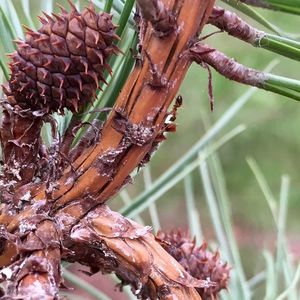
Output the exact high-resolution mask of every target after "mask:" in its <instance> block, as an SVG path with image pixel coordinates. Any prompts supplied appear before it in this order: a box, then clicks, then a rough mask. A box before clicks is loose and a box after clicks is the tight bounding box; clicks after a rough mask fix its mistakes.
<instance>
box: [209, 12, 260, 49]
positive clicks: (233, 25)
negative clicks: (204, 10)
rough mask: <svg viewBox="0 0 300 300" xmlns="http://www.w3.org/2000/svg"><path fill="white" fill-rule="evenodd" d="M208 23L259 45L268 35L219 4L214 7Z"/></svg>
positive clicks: (254, 44)
mask: <svg viewBox="0 0 300 300" xmlns="http://www.w3.org/2000/svg"><path fill="white" fill-rule="evenodd" d="M208 23H210V24H212V25H214V26H216V27H218V28H219V29H221V30H223V31H225V32H227V33H228V34H229V35H232V36H234V37H236V38H238V39H240V40H243V41H245V42H247V43H250V44H251V45H253V46H257V45H258V44H259V41H260V40H261V39H262V38H263V37H264V36H265V35H266V34H265V33H264V32H263V31H260V30H257V29H256V28H254V27H252V26H251V25H249V24H248V23H247V22H245V21H244V20H242V19H241V18H240V17H239V16H238V15H237V14H236V13H234V12H231V11H229V10H225V9H223V8H221V7H218V6H215V7H214V9H213V12H212V14H211V16H210V18H209V20H208Z"/></svg>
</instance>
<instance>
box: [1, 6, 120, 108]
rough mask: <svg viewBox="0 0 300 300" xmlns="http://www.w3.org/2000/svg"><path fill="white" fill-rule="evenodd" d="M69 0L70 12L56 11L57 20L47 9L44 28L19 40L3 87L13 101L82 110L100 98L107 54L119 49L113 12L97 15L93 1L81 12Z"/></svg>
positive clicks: (21, 103)
mask: <svg viewBox="0 0 300 300" xmlns="http://www.w3.org/2000/svg"><path fill="white" fill-rule="evenodd" d="M69 2H70V5H71V7H72V9H71V12H70V13H68V12H67V11H66V10H65V9H64V8H63V7H60V8H61V14H55V13H53V16H54V17H55V19H54V18H52V17H51V16H49V15H48V14H46V13H44V15H45V18H42V17H39V19H40V21H41V23H42V27H41V28H40V29H39V30H38V31H37V32H34V31H32V30H31V29H29V28H26V40H25V42H24V41H20V40H17V41H16V44H17V51H16V52H14V53H12V54H11V55H10V56H11V58H12V62H11V63H10V68H11V78H10V80H9V84H8V86H6V88H4V92H5V94H6V95H7V96H8V100H9V101H10V102H11V103H12V104H16V103H17V104H18V105H19V106H21V107H22V108H24V109H27V108H30V109H31V110H34V111H37V110H41V111H42V112H44V113H51V112H54V111H60V112H61V113H63V108H68V109H70V110H72V111H77V110H78V107H80V106H82V105H83V104H85V103H87V102H88V101H91V100H92V98H93V97H94V96H95V92H96V90H97V88H98V82H99V81H103V82H105V80H104V78H103V71H104V70H105V69H107V70H108V71H109V72H111V69H110V67H109V66H108V64H107V62H106V61H107V58H108V57H109V56H110V55H111V54H112V53H115V54H116V53H118V51H119V49H118V48H117V47H116V46H115V45H114V44H113V42H114V41H115V40H116V39H117V38H118V37H117V35H116V34H115V28H116V26H115V25H113V23H112V16H111V15H109V14H107V13H99V14H97V13H96V12H95V8H94V6H93V5H92V4H91V5H90V6H89V7H87V8H85V9H84V10H83V12H82V13H79V12H78V11H77V10H76V8H75V6H74V4H73V3H72V2H71V1H69ZM10 96H13V97H10Z"/></svg>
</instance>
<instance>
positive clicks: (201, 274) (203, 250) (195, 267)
mask: <svg viewBox="0 0 300 300" xmlns="http://www.w3.org/2000/svg"><path fill="white" fill-rule="evenodd" d="M157 239H158V241H159V242H160V243H161V245H162V247H163V248H164V249H165V250H166V251H167V252H168V253H169V254H170V255H171V256H173V257H174V258H175V259H176V260H177V261H178V262H179V263H180V264H181V265H182V266H183V267H184V268H185V270H186V271H187V272H189V274H190V275H192V276H193V277H195V278H197V279H201V280H210V281H212V282H213V283H215V285H214V286H211V287H209V288H197V291H198V293H199V294H200V296H201V297H202V299H203V300H215V299H218V293H219V292H220V291H221V290H222V289H227V285H228V280H229V273H230V268H229V267H228V266H227V263H222V262H221V261H220V254H219V252H216V253H215V254H213V253H211V252H209V251H208V250H207V244H206V243H203V244H202V245H201V246H200V247H196V243H195V239H194V240H191V238H190V235H189V233H188V232H183V231H180V230H178V231H171V232H170V233H165V232H161V231H160V232H158V234H157Z"/></svg>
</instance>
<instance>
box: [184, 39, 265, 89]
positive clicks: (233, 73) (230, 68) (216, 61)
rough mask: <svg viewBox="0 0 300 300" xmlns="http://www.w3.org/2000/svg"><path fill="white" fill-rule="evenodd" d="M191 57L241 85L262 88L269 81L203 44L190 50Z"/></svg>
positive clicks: (260, 74) (258, 72) (259, 73)
mask: <svg viewBox="0 0 300 300" xmlns="http://www.w3.org/2000/svg"><path fill="white" fill-rule="evenodd" d="M190 53H191V57H192V58H193V59H194V61H195V62H197V63H199V64H202V63H206V64H208V65H210V66H212V67H213V68H214V69H215V70H216V71H218V72H219V73H220V74H221V75H223V76H224V77H226V78H228V79H230V80H234V81H236V82H239V83H243V84H247V85H251V86H256V87H262V86H263V85H264V82H265V80H266V79H267V77H266V74H265V73H263V72H260V71H257V70H254V69H251V68H248V67H246V66H244V65H242V64H240V63H238V62H236V61H235V60H234V59H233V58H229V57H227V56H226V55H225V54H223V53H222V52H220V51H218V50H216V49H214V48H211V47H209V46H207V45H205V44H202V43H196V44H194V46H193V47H191V48H190Z"/></svg>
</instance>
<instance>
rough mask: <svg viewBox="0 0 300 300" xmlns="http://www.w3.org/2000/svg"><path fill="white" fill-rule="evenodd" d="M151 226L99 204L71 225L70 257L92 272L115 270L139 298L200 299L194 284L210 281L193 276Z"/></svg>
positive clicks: (206, 285) (202, 284) (197, 285)
mask: <svg viewBox="0 0 300 300" xmlns="http://www.w3.org/2000/svg"><path fill="white" fill-rule="evenodd" d="M150 230H151V228H147V227H142V226H141V225H139V224H137V223H135V222H133V221H131V220H129V219H126V218H124V217H123V216H122V215H120V214H118V213H115V212H112V211H111V210H109V209H108V207H107V206H105V205H102V206H99V207H97V208H96V209H94V210H93V211H92V212H91V213H89V214H88V215H87V216H85V218H84V219H82V220H81V221H80V223H79V224H78V225H76V226H74V227H73V229H72V231H71V235H70V237H71V239H72V241H73V242H74V245H73V246H72V247H71V249H72V251H74V257H73V259H72V258H71V261H72V262H73V261H77V262H79V263H82V264H84V265H87V266H89V267H90V268H91V273H94V272H97V271H99V270H101V271H102V272H105V273H111V272H114V273H115V274H116V275H117V276H118V277H119V278H120V279H121V282H122V284H123V285H126V284H130V285H131V287H132V289H133V291H134V293H135V294H136V295H137V296H138V298H142V299H153V300H155V299H169V298H172V299H173V298H174V299H201V297H200V296H199V295H198V294H197V293H196V292H195V290H194V289H193V287H199V288H209V287H210V286H213V283H209V282H207V281H206V280H196V279H194V278H192V277H191V276H190V275H189V274H188V273H187V272H185V271H184V269H183V268H182V267H181V266H180V265H179V264H178V263H177V262H176V261H175V260H174V259H173V258H172V257H171V256H169V255H168V254H167V252H165V250H163V248H162V247H161V246H160V244H159V243H158V242H157V241H156V240H155V238H154V236H153V235H152V234H151V233H150Z"/></svg>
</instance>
